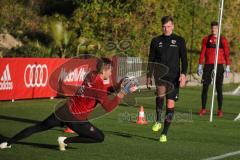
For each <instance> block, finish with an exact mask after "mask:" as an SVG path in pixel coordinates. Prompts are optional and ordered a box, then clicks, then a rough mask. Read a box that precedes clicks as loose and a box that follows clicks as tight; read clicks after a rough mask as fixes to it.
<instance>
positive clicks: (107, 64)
mask: <svg viewBox="0 0 240 160" xmlns="http://www.w3.org/2000/svg"><path fill="white" fill-rule="evenodd" d="M96 68H97V70H96V71H93V72H90V73H89V74H88V75H87V76H86V78H85V79H84V82H83V84H82V85H81V86H80V87H79V89H78V90H77V91H76V92H75V95H74V96H72V97H70V98H69V99H68V100H67V101H66V103H65V104H64V105H62V106H61V107H59V108H58V109H57V110H56V111H55V112H54V113H52V114H51V115H50V116H49V117H48V118H46V119H45V120H43V121H42V122H40V123H38V124H36V125H34V126H31V127H28V128H26V129H24V130H22V131H20V132H19V133H18V134H16V135H15V136H13V137H12V138H10V139H9V140H8V141H6V142H3V143H1V144H0V148H1V149H5V148H11V145H12V144H14V143H16V142H18V141H19V140H22V139H23V138H26V137H29V136H30V135H32V134H34V133H37V132H42V131H46V130H49V129H51V128H53V127H63V126H67V127H69V128H70V129H72V130H73V131H75V132H76V133H77V134H78V136H75V137H68V138H67V137H62V136H61V137H58V139H57V141H58V144H59V149H60V150H61V151H64V150H66V146H67V145H69V144H70V143H99V142H103V141H104V134H103V133H102V131H101V130H100V129H98V128H97V127H95V126H94V125H93V124H91V123H90V122H89V121H88V119H89V117H90V114H91V113H92V112H93V111H94V109H95V107H96V106H97V104H99V103H100V104H101V105H102V107H103V108H104V110H105V111H107V112H110V111H112V110H113V109H114V108H115V107H117V105H118V104H119V103H120V101H121V99H122V98H123V97H124V96H125V95H126V94H128V93H132V92H134V91H136V84H137V83H136V81H135V80H133V79H129V78H125V79H122V80H121V81H120V82H119V83H118V84H117V85H116V86H114V87H113V86H110V85H109V84H110V81H109V79H110V77H111V75H112V62H111V60H110V59H108V58H101V59H100V60H98V62H97V67H96ZM109 92H116V93H117V94H116V96H115V97H114V98H113V99H111V100H110V99H109V98H108V93H109Z"/></svg>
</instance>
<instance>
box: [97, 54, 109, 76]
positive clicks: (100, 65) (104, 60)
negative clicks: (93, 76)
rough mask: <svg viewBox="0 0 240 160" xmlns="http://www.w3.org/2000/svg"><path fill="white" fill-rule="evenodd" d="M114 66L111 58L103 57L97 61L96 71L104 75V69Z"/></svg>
mask: <svg viewBox="0 0 240 160" xmlns="http://www.w3.org/2000/svg"><path fill="white" fill-rule="evenodd" d="M112 66H113V64H112V61H111V60H110V59H109V58H105V57H102V58H99V59H98V60H97V65H96V71H97V73H102V71H103V68H104V67H108V68H110V67H112Z"/></svg>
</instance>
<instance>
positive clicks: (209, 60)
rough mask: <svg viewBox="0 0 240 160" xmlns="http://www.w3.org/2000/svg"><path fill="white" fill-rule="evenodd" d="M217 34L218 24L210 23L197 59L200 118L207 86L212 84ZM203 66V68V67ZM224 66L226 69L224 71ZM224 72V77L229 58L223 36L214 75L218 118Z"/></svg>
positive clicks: (227, 71) (220, 109) (220, 112)
mask: <svg viewBox="0 0 240 160" xmlns="http://www.w3.org/2000/svg"><path fill="white" fill-rule="evenodd" d="M217 33H218V22H215V21H213V22H211V34H210V35H208V36H206V37H204V38H203V40H202V50H201V54H200V57H199V65H198V75H199V76H202V84H203V87H202V95H201V100H202V107H201V110H200V112H199V115H200V116H204V115H205V114H206V112H207V110H206V103H207V94H208V88H209V85H210V84H211V82H212V77H213V73H214V62H215V52H216V43H217ZM203 64H204V67H203ZM224 64H226V67H225V69H224ZM224 72H225V73H226V77H228V75H229V73H230V57H229V44H228V41H227V39H226V38H225V37H224V36H222V35H221V36H220V43H219V53H218V61H217V74H216V90H217V101H218V111H217V115H218V117H222V116H223V111H222V103H223V94H222V86H223V78H224Z"/></svg>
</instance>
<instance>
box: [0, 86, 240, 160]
mask: <svg viewBox="0 0 240 160" xmlns="http://www.w3.org/2000/svg"><path fill="white" fill-rule="evenodd" d="M233 87H235V86H232V85H229V86H225V90H231V89H232V88H233ZM200 92H201V88H200V87H187V88H185V89H182V90H181V91H180V100H179V101H178V102H177V103H176V112H175V118H174V121H173V123H172V125H171V126H170V130H169V134H168V142H167V143H164V144H162V143H160V142H159V141H158V140H159V135H160V133H153V132H152V131H151V126H152V124H153V122H152V121H153V119H154V116H155V98H154V94H153V93H152V91H150V92H149V91H142V92H141V93H137V94H136V96H135V97H136V102H137V104H138V105H143V106H144V109H145V114H146V116H147V118H148V120H149V122H148V124H147V125H137V124H136V123H135V122H134V121H135V120H136V117H137V114H138V110H139V106H131V105H120V106H119V107H118V108H117V109H116V110H114V111H113V112H112V113H110V114H108V115H105V116H103V117H100V118H98V119H95V120H92V121H91V122H92V123H93V124H94V125H95V126H96V127H98V128H100V129H101V130H102V131H103V132H104V134H105V141H104V142H103V143H99V144H71V145H70V146H69V148H68V149H67V151H65V152H60V151H58V146H57V141H56V140H57V137H58V136H60V135H66V136H73V135H74V134H66V133H63V132H62V131H63V128H57V127H56V128H53V129H51V130H48V131H46V132H41V133H38V134H34V135H32V136H31V137H28V138H26V139H24V140H22V141H20V142H19V143H18V144H15V145H12V148H11V149H7V150H0V159H1V160H61V159H64V160H76V159H89V160H103V159H104V160H112V159H119V160H157V159H159V160H198V159H205V158H208V157H213V156H218V155H222V154H226V153H228V152H234V151H239V150H240V121H238V122H234V121H233V119H234V118H235V117H236V116H237V114H238V113H240V97H239V96H224V105H223V108H224V117H223V118H218V117H217V116H216V106H217V105H215V109H214V117H213V122H212V123H210V122H209V113H208V114H207V116H205V117H199V116H198V111H199V108H200V94H201V93H200ZM210 94H211V91H210V90H209V96H208V97H209V98H208V109H209V108H210V99H211V96H210ZM130 100H131V99H130ZM130 100H125V102H127V101H130ZM57 101H59V99H54V100H49V99H37V100H21V101H15V102H13V103H12V102H8V101H4V102H0V126H1V127H0V136H1V137H0V138H1V140H3V139H4V138H6V137H7V138H9V137H11V136H13V135H14V134H15V133H17V132H18V131H20V130H21V129H24V128H25V127H27V126H30V125H33V124H35V123H36V122H38V121H40V120H43V119H44V118H46V117H47V116H48V115H49V114H50V113H51V112H52V111H53V110H54V109H53V106H54V104H56V103H57ZM164 112H165V111H164ZM226 159H228V160H239V159H240V154H238V155H235V156H231V157H228V158H226Z"/></svg>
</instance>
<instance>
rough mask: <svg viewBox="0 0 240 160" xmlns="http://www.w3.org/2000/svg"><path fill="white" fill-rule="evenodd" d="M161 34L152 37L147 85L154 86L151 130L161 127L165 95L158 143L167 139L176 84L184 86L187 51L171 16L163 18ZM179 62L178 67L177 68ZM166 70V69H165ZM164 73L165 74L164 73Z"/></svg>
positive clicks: (157, 129)
mask: <svg viewBox="0 0 240 160" xmlns="http://www.w3.org/2000/svg"><path fill="white" fill-rule="evenodd" d="M161 21H162V31H163V34H162V35H160V36H157V37H155V38H153V39H152V41H151V45H150V53H149V59H148V73H147V83H146V84H147V87H149V85H152V76H153V77H154V80H155V85H156V90H157V91H156V114H157V118H156V123H155V124H154V125H153V127H152V130H153V131H155V132H157V131H159V130H160V129H161V113H162V108H163V104H164V97H166V106H167V107H166V108H167V109H166V116H165V120H164V128H163V131H162V133H161V136H160V142H167V132H168V128H169V126H170V124H171V121H172V119H173V114H174V106H175V101H176V100H177V99H178V93H179V86H180V87H184V86H185V83H186V73H187V66H188V63H187V53H186V43H185V40H184V39H183V38H182V37H180V36H178V35H175V34H173V29H174V23H173V18H172V17H171V16H164V17H162V20H161ZM180 64H181V67H180ZM164 70H165V71H164ZM163 72H165V73H163Z"/></svg>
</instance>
